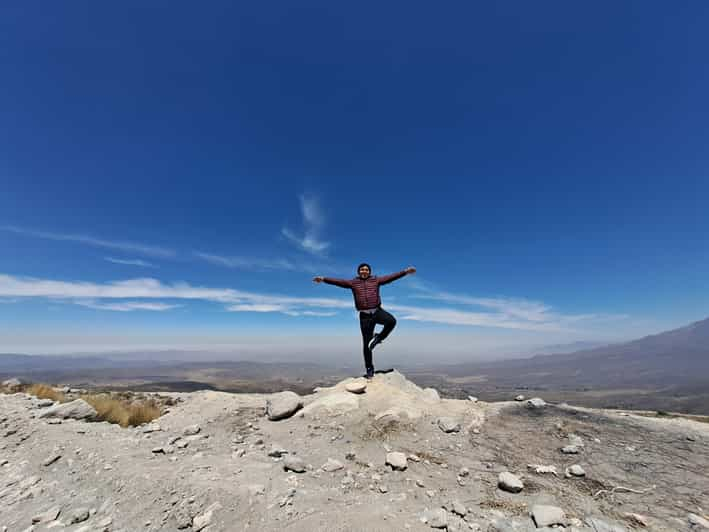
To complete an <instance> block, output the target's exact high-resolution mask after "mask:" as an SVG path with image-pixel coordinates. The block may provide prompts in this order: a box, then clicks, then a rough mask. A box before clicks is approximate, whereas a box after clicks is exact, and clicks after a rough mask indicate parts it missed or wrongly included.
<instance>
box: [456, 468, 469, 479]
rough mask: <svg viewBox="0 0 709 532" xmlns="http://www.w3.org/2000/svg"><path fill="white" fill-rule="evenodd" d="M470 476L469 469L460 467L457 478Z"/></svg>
mask: <svg viewBox="0 0 709 532" xmlns="http://www.w3.org/2000/svg"><path fill="white" fill-rule="evenodd" d="M469 474H470V469H468V468H467V467H461V468H460V471H458V476H459V477H467V476H468V475H469Z"/></svg>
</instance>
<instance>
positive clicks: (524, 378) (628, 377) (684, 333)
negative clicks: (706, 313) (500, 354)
mask: <svg viewBox="0 0 709 532" xmlns="http://www.w3.org/2000/svg"><path fill="white" fill-rule="evenodd" d="M448 371H449V372H450V371H453V372H454V373H459V374H472V373H477V374H480V373H484V374H487V375H489V377H490V379H491V380H497V379H503V380H505V381H506V382H509V381H510V380H515V381H517V382H525V383H527V384H528V385H529V386H539V385H548V384H550V383H553V384H554V385H559V384H563V383H565V384H567V385H568V386H569V387H574V388H578V387H583V386H589V387H594V388H614V387H624V388H627V387H630V386H638V387H643V388H647V387H674V386H682V387H693V386H703V385H705V384H706V383H709V319H705V320H702V321H698V322H696V323H692V324H691V325H688V326H686V327H682V328H680V329H674V330H671V331H666V332H663V333H660V334H654V335H651V336H646V337H644V338H640V339H639V340H633V341H631V342H625V343H621V344H614V345H607V346H603V347H596V348H593V349H584V350H580V351H574V352H572V353H564V354H543V355H536V356H533V357H531V358H526V359H517V360H502V361H499V362H491V363H487V364H465V365H462V364H461V365H456V366H452V367H449V368H448Z"/></svg>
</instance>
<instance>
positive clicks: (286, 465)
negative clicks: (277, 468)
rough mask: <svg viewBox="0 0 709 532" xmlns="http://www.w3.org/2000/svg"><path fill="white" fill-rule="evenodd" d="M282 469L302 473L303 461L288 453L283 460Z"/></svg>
mask: <svg viewBox="0 0 709 532" xmlns="http://www.w3.org/2000/svg"><path fill="white" fill-rule="evenodd" d="M283 469H284V470H285V471H293V472H294V473H304V472H305V462H303V459H302V458H300V457H298V456H294V455H292V454H288V455H286V457H285V458H284V460H283Z"/></svg>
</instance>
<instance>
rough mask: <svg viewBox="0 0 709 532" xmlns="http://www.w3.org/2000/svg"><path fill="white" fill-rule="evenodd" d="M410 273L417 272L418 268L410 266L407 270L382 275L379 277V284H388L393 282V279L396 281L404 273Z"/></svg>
mask: <svg viewBox="0 0 709 532" xmlns="http://www.w3.org/2000/svg"><path fill="white" fill-rule="evenodd" d="M409 273H416V268H414V267H413V266H409V267H408V268H406V269H405V270H401V271H400V272H396V273H390V274H389V275H382V276H381V277H377V280H378V281H379V284H388V283H391V282H392V281H396V280H397V279H401V278H402V277H403V276H404V275H407V274H409Z"/></svg>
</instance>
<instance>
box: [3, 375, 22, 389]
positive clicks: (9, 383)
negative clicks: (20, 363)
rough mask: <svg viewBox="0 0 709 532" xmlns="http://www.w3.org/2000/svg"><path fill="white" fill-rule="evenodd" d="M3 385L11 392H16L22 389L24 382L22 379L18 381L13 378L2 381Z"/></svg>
mask: <svg viewBox="0 0 709 532" xmlns="http://www.w3.org/2000/svg"><path fill="white" fill-rule="evenodd" d="M2 385H3V387H4V388H7V389H8V390H9V391H11V392H16V391H17V390H19V389H20V388H21V387H22V381H21V380H20V379H17V378H15V377H13V378H12V379H7V380H5V381H2Z"/></svg>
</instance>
